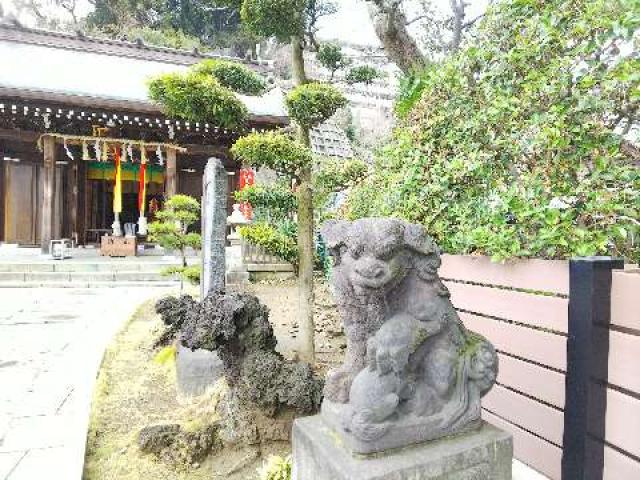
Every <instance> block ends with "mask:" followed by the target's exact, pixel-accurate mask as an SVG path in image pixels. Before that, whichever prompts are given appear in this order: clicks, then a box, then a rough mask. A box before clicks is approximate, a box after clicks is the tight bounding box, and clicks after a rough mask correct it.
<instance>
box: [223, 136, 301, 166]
mask: <svg viewBox="0 0 640 480" xmlns="http://www.w3.org/2000/svg"><path fill="white" fill-rule="evenodd" d="M231 153H232V154H233V155H234V157H236V158H238V159H240V160H242V161H244V162H246V163H248V164H250V165H252V166H254V167H268V168H271V169H272V170H275V171H277V172H279V173H282V174H285V175H293V176H295V175H296V174H297V172H298V171H299V170H300V168H302V167H304V166H306V165H309V164H310V163H311V152H310V151H309V149H308V148H306V147H305V146H304V145H302V144H300V143H298V142H296V141H295V140H292V139H291V138H290V137H288V136H287V135H285V134H283V133H279V132H263V133H250V134H249V135H246V136H244V137H241V138H239V139H238V141H236V143H235V144H234V145H233V147H231Z"/></svg>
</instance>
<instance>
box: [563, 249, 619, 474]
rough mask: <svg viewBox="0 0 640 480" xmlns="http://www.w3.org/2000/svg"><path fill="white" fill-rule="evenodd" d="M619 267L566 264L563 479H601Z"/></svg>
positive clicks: (607, 262)
mask: <svg viewBox="0 0 640 480" xmlns="http://www.w3.org/2000/svg"><path fill="white" fill-rule="evenodd" d="M617 268H624V261H623V260H621V259H613V258H609V257H586V258H577V259H573V260H571V261H570V262H569V275H570V277H569V332H568V338H567V374H566V376H565V383H566V387H565V388H566V393H565V397H566V400H565V410H564V436H563V443H562V445H563V453H562V480H602V478H603V468H604V445H603V443H602V442H597V441H594V440H593V439H594V438H597V439H601V438H605V418H606V413H607V383H606V380H607V378H608V373H609V363H608V362H609V330H608V326H609V322H610V320H611V277H612V274H611V271H612V270H614V269H617ZM594 379H602V380H604V381H597V380H594Z"/></svg>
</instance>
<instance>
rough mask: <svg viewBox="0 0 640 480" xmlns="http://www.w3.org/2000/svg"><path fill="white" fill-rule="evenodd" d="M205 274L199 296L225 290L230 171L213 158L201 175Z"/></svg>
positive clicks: (202, 275)
mask: <svg viewBox="0 0 640 480" xmlns="http://www.w3.org/2000/svg"><path fill="white" fill-rule="evenodd" d="M202 182H203V183H202V274H201V276H200V277H201V278H200V297H201V298H202V299H204V298H205V297H206V296H207V294H208V293H209V292H212V291H214V292H224V290H225V271H226V258H225V247H226V243H227V235H226V233H227V171H226V170H225V169H224V166H223V165H222V162H221V161H220V160H218V159H217V158H210V159H209V161H208V162H207V166H206V167H205V170H204V177H203V179H202Z"/></svg>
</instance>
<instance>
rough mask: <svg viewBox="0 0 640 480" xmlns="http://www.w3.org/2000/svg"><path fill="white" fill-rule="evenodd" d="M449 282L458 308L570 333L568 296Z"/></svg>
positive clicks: (448, 285)
mask: <svg viewBox="0 0 640 480" xmlns="http://www.w3.org/2000/svg"><path fill="white" fill-rule="evenodd" d="M445 284H446V285H447V288H449V291H450V292H451V298H452V299H454V305H455V306H456V308H458V309H461V310H468V311H471V312H473V313H479V314H482V315H487V316H490V317H498V318H502V319H505V320H510V321H513V322H517V323H524V324H527V325H531V326H533V327H539V328H544V329H547V330H553V331H556V332H562V333H567V318H568V317H567V311H568V307H569V301H568V300H567V299H566V298H560V297H552V296H545V295H534V294H531V293H525V292H518V291H515V290H505V289H502V288H491V287H489V286H480V285H471V284H467V283H458V282H445Z"/></svg>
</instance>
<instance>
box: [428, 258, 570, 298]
mask: <svg viewBox="0 0 640 480" xmlns="http://www.w3.org/2000/svg"><path fill="white" fill-rule="evenodd" d="M567 265H568V264H567V262H566V261H563V260H526V261H512V262H506V263H496V262H492V261H491V259H490V258H488V257H481V256H472V255H443V256H442V267H440V276H441V277H442V278H446V279H450V280H464V281H466V282H472V283H483V284H487V285H496V286H501V287H511V288H516V289H520V290H535V291H542V292H550V293H558V294H562V295H568V294H569V268H568V266H567Z"/></svg>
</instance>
